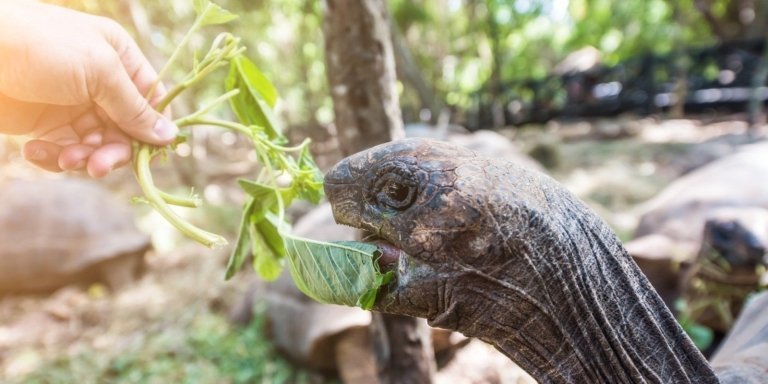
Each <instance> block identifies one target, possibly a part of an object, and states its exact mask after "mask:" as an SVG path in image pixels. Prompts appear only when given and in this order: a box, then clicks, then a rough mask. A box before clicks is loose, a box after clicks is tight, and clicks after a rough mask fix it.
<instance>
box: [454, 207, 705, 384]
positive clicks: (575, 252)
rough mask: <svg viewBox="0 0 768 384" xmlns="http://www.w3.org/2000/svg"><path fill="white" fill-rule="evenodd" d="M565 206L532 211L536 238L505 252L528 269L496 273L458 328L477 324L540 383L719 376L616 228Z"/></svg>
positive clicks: (700, 379)
mask: <svg viewBox="0 0 768 384" xmlns="http://www.w3.org/2000/svg"><path fill="white" fill-rule="evenodd" d="M567 205H568V206H567V207H565V206H564V207H560V208H559V209H558V210H559V211H564V212H563V213H562V214H561V215H551V214H549V213H547V214H546V215H541V216H540V217H531V218H530V220H529V223H530V225H531V226H532V227H533V228H534V229H535V231H534V233H538V234H541V236H536V238H535V239H526V240H525V243H523V244H508V246H507V249H511V250H515V251H514V254H512V255H510V254H508V257H516V258H521V257H522V258H526V259H529V260H530V262H531V264H532V265H534V266H535V270H534V271H533V273H531V274H528V275H530V276H525V277H522V278H521V276H520V275H521V274H520V273H519V272H518V273H515V271H513V270H511V269H506V273H502V274H496V275H494V277H493V280H494V281H495V284H496V290H495V292H498V293H497V294H493V295H487V296H485V297H484V298H483V299H484V300H488V302H487V303H485V304H486V305H485V306H483V308H492V309H491V310H490V313H484V314H482V315H481V316H478V317H477V318H476V319H475V320H476V322H475V324H471V325H469V326H468V327H470V328H472V330H468V331H467V332H465V333H467V334H471V333H474V332H472V331H473V330H477V331H478V332H477V333H478V334H479V335H480V337H481V338H483V339H484V340H485V341H487V342H490V343H492V344H495V345H496V346H497V347H498V348H499V349H500V350H501V351H502V352H504V353H505V354H506V355H507V356H509V357H510V358H511V359H512V360H514V361H515V362H517V363H518V364H519V365H521V367H522V368H523V369H525V370H526V371H528V372H529V373H530V374H531V375H532V376H534V377H535V378H536V379H537V380H538V381H539V382H540V383H599V382H602V383H607V382H613V383H717V382H718V380H717V378H716V377H715V375H714V373H713V371H712V369H711V367H710V366H709V364H708V363H707V361H706V360H705V359H704V357H703V356H702V355H701V353H700V352H699V350H698V349H697V348H696V347H695V346H694V345H693V343H692V342H691V340H690V339H689V338H688V337H687V335H686V334H685V333H684V331H683V330H682V328H681V327H680V326H679V325H678V323H677V321H676V320H675V318H674V317H673V315H672V314H671V313H670V311H669V310H668V309H667V307H666V306H665V305H664V302H663V301H662V300H661V298H660V297H659V296H658V294H656V292H655V291H654V289H653V288H652V286H651V285H650V283H649V282H648V280H647V279H646V278H645V276H644V275H643V274H642V273H641V272H640V270H639V268H638V267H637V265H636V264H635V263H634V261H633V260H632V259H631V258H630V256H629V255H628V254H627V252H626V251H625V250H624V248H623V247H622V246H621V244H620V243H619V240H618V239H617V238H616V236H615V234H614V233H613V231H612V230H610V229H609V228H608V226H607V225H605V224H604V223H603V222H602V220H600V219H599V218H597V217H596V216H595V215H594V214H592V213H591V212H589V211H588V210H587V209H586V208H585V207H584V206H583V205H581V203H579V202H576V201H573V202H571V203H569V204H567ZM489 275H490V274H489ZM485 277H486V278H490V277H489V276H485ZM537 279H540V280H541V281H540V282H539V283H538V284H537V283H536V280H537ZM530 287H535V288H534V289H531V288H530ZM534 291H535V292H534ZM510 300H514V305H512V306H511V305H510ZM520 303H524V304H523V305H520ZM525 303H527V304H525ZM510 310H514V311H515V312H519V313H515V314H510V313H509V311H510ZM495 312H498V313H495Z"/></svg>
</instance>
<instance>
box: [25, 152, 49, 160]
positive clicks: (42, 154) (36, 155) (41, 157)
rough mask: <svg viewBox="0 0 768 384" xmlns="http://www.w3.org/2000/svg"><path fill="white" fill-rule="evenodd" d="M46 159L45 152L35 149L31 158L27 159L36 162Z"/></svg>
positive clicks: (46, 154)
mask: <svg viewBox="0 0 768 384" xmlns="http://www.w3.org/2000/svg"><path fill="white" fill-rule="evenodd" d="M47 158H48V153H46V152H45V150H42V149H36V150H35V151H34V152H32V156H30V157H29V159H30V160H36V161H43V160H45V159H47Z"/></svg>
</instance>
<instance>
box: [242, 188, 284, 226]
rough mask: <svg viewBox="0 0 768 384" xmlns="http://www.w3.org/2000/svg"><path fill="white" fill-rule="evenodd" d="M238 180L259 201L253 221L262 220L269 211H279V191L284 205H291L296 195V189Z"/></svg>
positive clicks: (246, 191)
mask: <svg viewBox="0 0 768 384" xmlns="http://www.w3.org/2000/svg"><path fill="white" fill-rule="evenodd" d="M237 182H238V183H239V184H240V187H241V188H243V191H245V193H247V194H249V195H251V197H253V199H254V200H256V201H257V206H256V207H255V209H254V211H253V214H252V217H251V221H254V222H256V221H259V220H261V218H263V217H264V216H265V215H266V214H267V213H268V212H277V211H278V209H279V208H280V207H279V204H278V201H277V193H278V192H279V193H280V196H281V197H282V199H283V206H284V207H287V206H289V205H290V204H291V201H293V198H294V196H295V193H294V191H292V190H290V189H286V188H278V187H272V186H269V185H266V184H262V183H258V182H256V181H251V180H245V179H239V180H238V181H237Z"/></svg>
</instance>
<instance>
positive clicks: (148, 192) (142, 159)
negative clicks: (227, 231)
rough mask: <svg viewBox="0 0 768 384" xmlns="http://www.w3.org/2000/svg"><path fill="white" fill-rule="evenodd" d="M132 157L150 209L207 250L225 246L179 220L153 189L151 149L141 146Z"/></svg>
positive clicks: (205, 232)
mask: <svg viewBox="0 0 768 384" xmlns="http://www.w3.org/2000/svg"><path fill="white" fill-rule="evenodd" d="M134 156H136V161H135V162H134V172H135V173H136V179H138V181H139V185H140V186H141V189H142V191H143V192H144V198H145V199H146V200H147V202H148V203H149V205H150V206H151V207H152V208H154V209H155V210H156V211H157V212H158V213H159V214H160V215H161V216H163V218H165V219H166V220H168V222H169V223H171V224H172V225H173V226H174V227H176V229H178V230H179V231H181V233H183V234H185V235H186V236H189V237H190V238H192V239H194V240H195V241H197V242H199V243H201V244H203V245H205V246H207V247H209V248H216V247H219V246H223V245H226V244H227V240H226V239H225V238H223V237H222V236H219V235H217V234H215V233H210V232H207V231H205V230H203V229H200V228H198V227H196V226H194V225H192V224H191V223H190V222H188V221H186V220H184V219H183V218H181V217H180V216H179V215H178V214H176V212H174V211H173V210H172V209H171V208H170V207H169V206H168V204H167V203H166V201H165V199H163V195H162V194H161V193H160V191H159V190H158V189H157V187H155V183H154V181H153V180H152V173H151V172H150V169H149V163H150V160H151V157H152V148H150V147H149V146H147V145H142V146H141V147H140V148H139V149H138V151H137V153H135V154H134Z"/></svg>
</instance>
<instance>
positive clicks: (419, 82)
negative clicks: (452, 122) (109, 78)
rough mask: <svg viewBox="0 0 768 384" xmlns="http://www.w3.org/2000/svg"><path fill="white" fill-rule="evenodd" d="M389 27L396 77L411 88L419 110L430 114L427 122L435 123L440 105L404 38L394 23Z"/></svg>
mask: <svg viewBox="0 0 768 384" xmlns="http://www.w3.org/2000/svg"><path fill="white" fill-rule="evenodd" d="M390 25H391V28H392V47H393V49H394V54H395V63H396V64H397V65H396V67H397V77H398V78H399V79H400V80H402V81H403V82H404V83H406V84H409V85H410V86H411V87H413V89H414V90H415V91H416V94H417V95H418V97H419V104H420V105H419V108H420V109H428V110H429V112H430V117H429V122H430V123H436V122H437V118H438V116H439V113H440V110H441V109H442V108H443V106H442V105H441V104H442V103H440V101H439V100H438V99H437V97H435V92H434V91H433V90H432V88H431V87H430V86H429V84H428V83H427V80H426V79H425V78H424V75H423V73H422V71H421V69H420V68H419V66H418V65H417V64H416V60H415V59H414V58H413V54H412V53H411V49H410V48H408V43H407V42H406V41H405V36H403V34H402V33H401V32H400V30H399V29H398V27H397V25H396V24H395V23H391V24H390ZM419 112H421V111H419Z"/></svg>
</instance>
